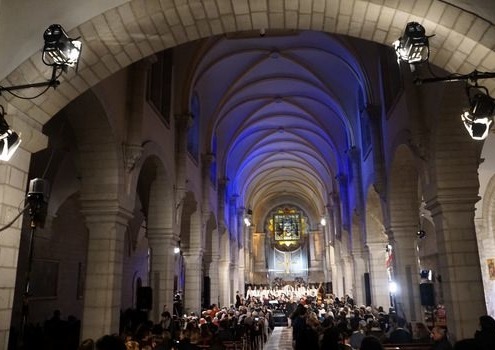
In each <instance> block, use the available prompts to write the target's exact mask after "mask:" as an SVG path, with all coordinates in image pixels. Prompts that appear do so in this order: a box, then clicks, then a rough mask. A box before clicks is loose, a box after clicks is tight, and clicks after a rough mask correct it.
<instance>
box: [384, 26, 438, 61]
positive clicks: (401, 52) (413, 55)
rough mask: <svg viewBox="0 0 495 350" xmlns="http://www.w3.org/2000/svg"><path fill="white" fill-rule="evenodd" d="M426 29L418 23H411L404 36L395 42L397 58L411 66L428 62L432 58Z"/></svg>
mask: <svg viewBox="0 0 495 350" xmlns="http://www.w3.org/2000/svg"><path fill="white" fill-rule="evenodd" d="M425 33H426V32H425V28H424V27H423V26H422V25H421V24H419V23H417V22H409V23H408V24H407V25H406V28H405V30H404V34H403V35H402V37H400V38H399V39H398V40H396V41H395V42H394V44H393V45H394V48H395V52H396V54H397V58H398V59H399V60H402V61H404V62H407V63H409V64H415V63H422V62H426V61H427V60H428V58H429V56H430V48H429V43H428V37H427V36H426V34H425Z"/></svg>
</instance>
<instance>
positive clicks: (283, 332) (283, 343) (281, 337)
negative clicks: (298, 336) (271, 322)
mask: <svg viewBox="0 0 495 350" xmlns="http://www.w3.org/2000/svg"><path fill="white" fill-rule="evenodd" d="M264 350H292V328H287V327H275V329H274V330H273V332H272V334H271V335H270V337H269V338H268V341H267V342H266V344H265V346H264Z"/></svg>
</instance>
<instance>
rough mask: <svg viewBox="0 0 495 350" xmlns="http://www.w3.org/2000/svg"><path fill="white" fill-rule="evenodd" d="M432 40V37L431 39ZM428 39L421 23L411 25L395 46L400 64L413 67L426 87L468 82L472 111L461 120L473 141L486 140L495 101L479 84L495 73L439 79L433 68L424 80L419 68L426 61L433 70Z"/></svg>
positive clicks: (420, 83)
mask: <svg viewBox="0 0 495 350" xmlns="http://www.w3.org/2000/svg"><path fill="white" fill-rule="evenodd" d="M430 37H431V36H430ZM428 38H429V37H428V36H426V32H425V29H424V27H423V26H422V25H421V24H419V23H417V22H409V23H408V24H407V25H406V29H405V30H404V34H403V36H402V37H400V38H399V39H398V40H397V41H395V42H394V44H393V46H394V48H395V52H396V55H397V59H398V60H399V61H403V62H406V63H409V64H410V68H411V71H412V72H413V73H414V75H415V78H414V83H415V84H416V85H422V84H425V83H436V82H453V81H461V80H463V81H466V82H467V83H466V91H467V95H468V98H469V104H470V106H469V108H468V109H467V110H466V111H465V112H463V113H462V115H461V120H462V122H463V124H464V127H465V128H466V130H467V131H468V133H469V135H470V136H471V138H472V139H473V140H484V139H486V137H487V136H488V132H489V131H490V128H491V126H492V124H493V116H494V114H495V102H494V99H493V98H492V97H491V96H490V94H489V93H488V89H487V88H486V87H484V86H480V85H478V80H480V79H490V78H495V72H478V71H477V70H474V71H473V72H471V73H469V74H464V75H462V74H450V75H447V76H436V75H435V74H434V73H433V71H432V70H431V69H429V72H430V74H431V76H430V77H428V78H422V77H420V76H419V74H418V73H417V72H416V69H415V65H417V64H422V63H424V62H426V63H427V64H428V68H429V61H428V60H429V56H430V48H429V42H428Z"/></svg>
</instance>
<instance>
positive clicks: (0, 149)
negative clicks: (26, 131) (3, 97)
mask: <svg viewBox="0 0 495 350" xmlns="http://www.w3.org/2000/svg"><path fill="white" fill-rule="evenodd" d="M20 144H21V138H20V137H19V135H18V134H17V133H16V132H15V131H14V130H12V129H11V128H10V126H9V124H7V121H6V120H5V111H4V109H3V106H2V105H0V160H3V161H9V160H10V158H11V157H12V155H13V154H14V153H15V151H16V150H17V148H18V147H19V145H20Z"/></svg>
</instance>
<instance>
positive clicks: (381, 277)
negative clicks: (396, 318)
mask: <svg viewBox="0 0 495 350" xmlns="http://www.w3.org/2000/svg"><path fill="white" fill-rule="evenodd" d="M385 245H386V243H381V242H380V243H368V244H367V246H368V249H369V261H370V284H371V303H372V304H373V305H374V306H376V307H378V306H383V308H384V310H388V307H389V306H390V296H389V293H388V277H387V270H386V266H385V262H386V260H385Z"/></svg>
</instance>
